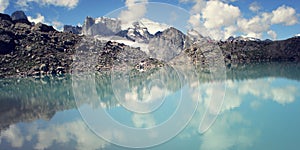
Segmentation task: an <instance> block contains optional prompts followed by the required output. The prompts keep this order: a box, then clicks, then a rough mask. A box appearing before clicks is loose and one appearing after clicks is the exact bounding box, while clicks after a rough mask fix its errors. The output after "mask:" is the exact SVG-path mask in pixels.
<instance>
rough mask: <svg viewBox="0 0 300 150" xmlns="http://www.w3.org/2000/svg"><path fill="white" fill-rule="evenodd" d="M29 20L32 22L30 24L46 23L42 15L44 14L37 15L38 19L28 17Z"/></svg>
mask: <svg viewBox="0 0 300 150" xmlns="http://www.w3.org/2000/svg"><path fill="white" fill-rule="evenodd" d="M27 18H28V20H29V21H30V22H34V23H39V22H40V23H45V17H44V16H43V15H42V14H40V13H37V14H36V17H35V18H34V17H31V16H28V17H27Z"/></svg>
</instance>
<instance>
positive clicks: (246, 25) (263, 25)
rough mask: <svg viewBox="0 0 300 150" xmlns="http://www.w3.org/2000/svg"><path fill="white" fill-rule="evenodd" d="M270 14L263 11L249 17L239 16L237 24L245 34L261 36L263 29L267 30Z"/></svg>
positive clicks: (269, 24)
mask: <svg viewBox="0 0 300 150" xmlns="http://www.w3.org/2000/svg"><path fill="white" fill-rule="evenodd" d="M270 18H271V15H270V14H268V13H263V14H262V15H260V16H255V17H253V18H251V19H244V18H241V19H239V20H238V22H237V25H238V27H239V29H240V30H241V31H242V32H243V33H245V34H246V35H247V36H250V37H255V38H261V36H262V33H263V32H264V31H267V30H269V28H270V26H271V23H270Z"/></svg>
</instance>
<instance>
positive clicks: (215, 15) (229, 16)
mask: <svg viewBox="0 0 300 150" xmlns="http://www.w3.org/2000/svg"><path fill="white" fill-rule="evenodd" d="M202 13H203V19H204V20H205V22H204V26H205V27H207V28H209V29H210V28H220V27H222V26H228V25H232V24H235V22H236V20H237V18H238V17H239V16H240V9H239V8H238V7H235V6H232V5H229V4H225V3H222V2H220V1H208V2H207V4H206V7H205V8H204V9H203V11H202Z"/></svg>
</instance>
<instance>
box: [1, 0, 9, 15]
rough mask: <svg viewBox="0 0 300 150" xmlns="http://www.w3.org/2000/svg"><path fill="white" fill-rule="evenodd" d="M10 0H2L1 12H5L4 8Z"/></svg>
mask: <svg viewBox="0 0 300 150" xmlns="http://www.w3.org/2000/svg"><path fill="white" fill-rule="evenodd" d="M8 5H9V0H0V13H3V12H4V10H5V9H6V8H7V7H8Z"/></svg>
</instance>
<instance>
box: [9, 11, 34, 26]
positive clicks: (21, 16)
mask: <svg viewBox="0 0 300 150" xmlns="http://www.w3.org/2000/svg"><path fill="white" fill-rule="evenodd" d="M11 19H12V21H14V22H15V23H17V22H20V23H26V24H31V23H30V22H29V21H28V19H27V16H26V15H25V13H24V12H23V11H15V12H14V13H12V14H11Z"/></svg>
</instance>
